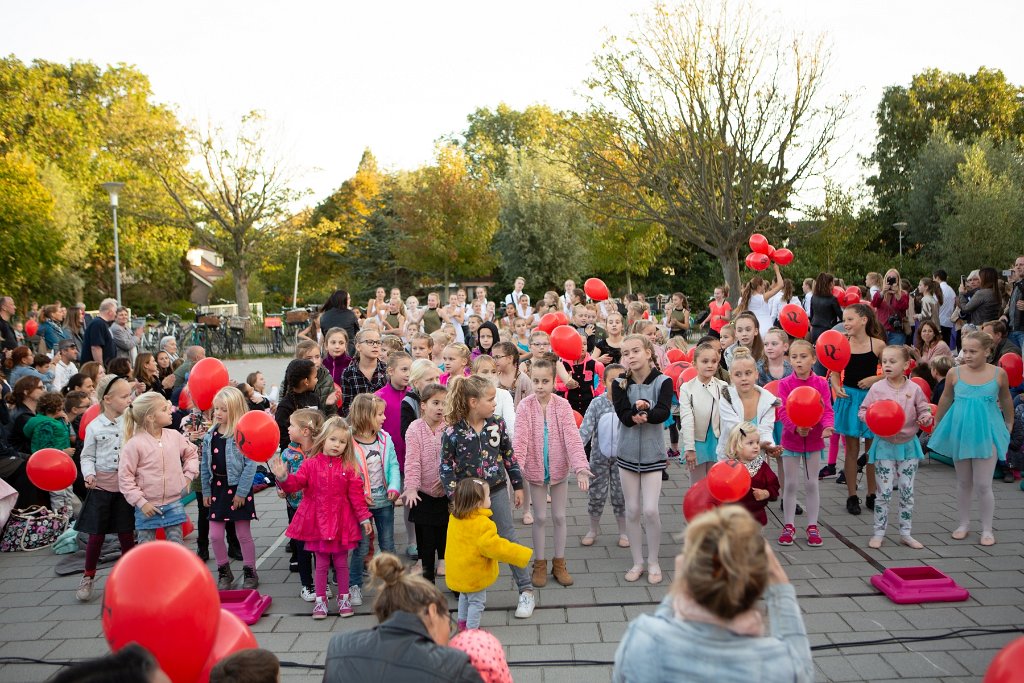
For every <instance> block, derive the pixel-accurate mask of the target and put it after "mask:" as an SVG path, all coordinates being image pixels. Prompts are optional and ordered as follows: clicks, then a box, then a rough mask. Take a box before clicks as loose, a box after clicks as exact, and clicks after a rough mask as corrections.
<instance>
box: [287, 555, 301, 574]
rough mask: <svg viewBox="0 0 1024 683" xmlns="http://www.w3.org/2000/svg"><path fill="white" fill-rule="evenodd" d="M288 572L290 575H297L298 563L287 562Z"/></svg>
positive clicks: (294, 561)
mask: <svg viewBox="0 0 1024 683" xmlns="http://www.w3.org/2000/svg"><path fill="white" fill-rule="evenodd" d="M288 571H290V572H291V573H292V574H295V573H298V571H299V561H298V560H294V559H293V560H288Z"/></svg>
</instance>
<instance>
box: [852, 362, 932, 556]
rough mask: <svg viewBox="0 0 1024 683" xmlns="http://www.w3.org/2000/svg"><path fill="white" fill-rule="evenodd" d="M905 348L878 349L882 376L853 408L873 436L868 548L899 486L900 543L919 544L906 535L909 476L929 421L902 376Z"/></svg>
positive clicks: (917, 391)
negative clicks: (872, 509)
mask: <svg viewBox="0 0 1024 683" xmlns="http://www.w3.org/2000/svg"><path fill="white" fill-rule="evenodd" d="M909 364H910V353H909V352H908V351H907V347H906V346H904V345H898V346H895V345H894V346H886V347H885V348H884V349H882V377H883V380H882V381H881V382H876V383H875V384H874V385H872V387H871V388H870V389H869V390H868V395H867V396H866V397H865V398H864V402H863V403H862V404H861V406H860V410H858V411H857V416H858V417H859V418H860V419H861V420H865V421H866V422H867V425H868V427H869V428H870V429H871V430H872V432H874V433H875V435H876V436H877V438H876V439H875V440H874V441H873V442H872V443H871V449H870V450H869V451H868V462H869V463H871V464H873V465H874V466H875V478H876V481H877V487H878V495H879V497H880V498H881V500H879V501H878V502H876V503H875V532H874V535H873V536H872V537H871V540H870V541H868V547H870V548H881V547H882V541H883V540H884V539H885V527H886V526H887V525H888V522H889V499H890V498H891V497H892V491H893V488H894V487H896V488H898V489H899V495H900V499H899V509H900V543H902V544H903V545H905V546H907V547H908V548H914V549H918V550H919V549H921V548H923V547H924V545H922V544H921V542H920V541H917V540H915V539H914V537H913V536H911V535H910V526H911V520H912V519H913V515H914V475H916V474H917V465H918V463H919V462H920V461H921V460H923V459H924V451H922V450H921V442H920V441H919V440H918V439H917V431H918V429H920V428H921V427H928V426H930V425H931V424H932V411H931V408H930V407H929V405H928V398H927V397H926V396H925V395H924V392H923V391H921V387H919V386H918V385H917V384H915V383H914V382H911V381H910V380H908V379H907V377H906V370H907V366H908V365H909Z"/></svg>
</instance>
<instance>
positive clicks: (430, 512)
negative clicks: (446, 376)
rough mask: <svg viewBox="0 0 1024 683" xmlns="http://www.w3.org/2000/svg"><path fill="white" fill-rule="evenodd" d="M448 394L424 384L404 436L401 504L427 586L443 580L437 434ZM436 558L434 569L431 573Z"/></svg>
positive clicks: (444, 527) (444, 516)
mask: <svg viewBox="0 0 1024 683" xmlns="http://www.w3.org/2000/svg"><path fill="white" fill-rule="evenodd" d="M447 395H448V390H447V389H445V388H444V387H443V386H441V385H440V384H428V385H427V386H425V387H423V389H422V390H421V391H420V392H419V395H418V398H419V399H420V414H421V416H422V417H420V418H418V419H416V420H414V421H413V423H412V424H411V425H409V430H408V431H407V432H406V435H405V438H406V450H405V478H404V482H405V490H404V492H403V493H402V500H403V501H404V502H405V505H406V508H407V509H408V510H409V518H410V519H411V520H412V522H413V524H414V525H415V533H416V547H417V548H418V549H419V556H420V561H421V562H422V566H423V578H425V579H426V580H427V581H430V582H431V583H433V582H434V578H435V576H444V574H445V566H444V553H445V539H446V537H447V534H448V499H447V498H446V497H445V495H444V489H443V488H442V487H441V480H440V478H439V477H438V469H439V468H440V466H441V434H442V432H443V431H444V428H445V427H446V425H445V422H444V403H445V399H446V398H447ZM435 557H436V569H435Z"/></svg>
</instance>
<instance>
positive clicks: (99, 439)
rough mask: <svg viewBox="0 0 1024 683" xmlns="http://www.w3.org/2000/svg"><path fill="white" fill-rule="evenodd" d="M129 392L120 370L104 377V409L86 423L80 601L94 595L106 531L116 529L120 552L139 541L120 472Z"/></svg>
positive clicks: (79, 527) (100, 391) (78, 526)
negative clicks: (83, 542) (119, 477)
mask: <svg viewBox="0 0 1024 683" xmlns="http://www.w3.org/2000/svg"><path fill="white" fill-rule="evenodd" d="M131 395H132V388H131V384H129V382H128V380H126V379H123V378H121V377H118V376H117V375H108V376H107V377H104V378H103V379H102V380H100V383H99V388H97V389H96V396H97V398H98V399H99V404H100V414H99V415H97V416H96V417H95V418H94V419H93V420H92V422H90V423H89V426H88V427H86V428H85V443H84V444H83V446H82V458H81V462H82V476H83V477H85V487H86V488H87V489H89V495H88V496H87V497H86V499H85V503H84V504H83V505H82V512H81V513H80V514H79V517H78V522H77V523H76V524H75V529H77V530H78V531H80V532H82V533H85V534H89V541H88V542H87V544H86V546H85V574H83V575H82V581H81V583H80V584H79V585H78V591H77V592H76V593H75V597H76V598H78V599H79V600H81V601H82V602H85V601H87V600H88V599H89V598H91V597H92V590H93V583H94V582H95V578H96V565H97V563H98V562H99V559H100V551H101V550H102V549H103V538H104V536H106V534H117V540H118V542H119V543H120V544H121V554H122V555H123V554H124V553H127V552H128V551H129V550H131V549H132V547H133V546H134V545H135V510H134V508H133V507H132V505H131V503H129V502H128V501H127V500H126V499H125V497H124V495H123V494H122V493H121V489H120V486H119V483H118V472H117V468H118V460H119V459H120V451H121V439H122V438H123V436H124V411H126V410H127V409H128V404H129V402H130V401H131Z"/></svg>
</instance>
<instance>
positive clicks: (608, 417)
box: [597, 410, 622, 458]
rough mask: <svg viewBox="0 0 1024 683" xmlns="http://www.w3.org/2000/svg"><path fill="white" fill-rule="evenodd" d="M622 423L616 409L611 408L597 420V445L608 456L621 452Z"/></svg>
mask: <svg viewBox="0 0 1024 683" xmlns="http://www.w3.org/2000/svg"><path fill="white" fill-rule="evenodd" d="M621 428H622V423H621V422H620V421H619V416H618V415H616V414H615V411H614V410H610V411H608V412H607V413H605V414H604V415H602V416H601V417H600V419H598V421H597V445H598V447H599V448H600V449H601V453H603V454H604V456H605V457H606V458H614V457H617V456H618V454H619V430H620V429H621Z"/></svg>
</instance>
